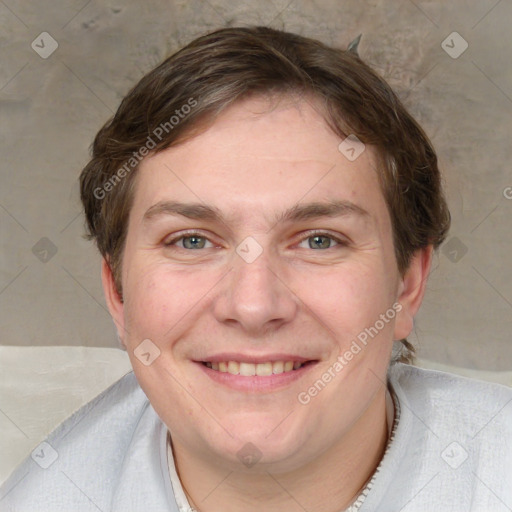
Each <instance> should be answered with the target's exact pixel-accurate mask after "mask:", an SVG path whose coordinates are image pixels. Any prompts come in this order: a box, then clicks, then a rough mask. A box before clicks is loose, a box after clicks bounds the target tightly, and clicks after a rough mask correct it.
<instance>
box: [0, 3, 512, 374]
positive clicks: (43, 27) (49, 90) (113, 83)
mask: <svg viewBox="0 0 512 512" xmlns="http://www.w3.org/2000/svg"><path fill="white" fill-rule="evenodd" d="M34 4H35V5H34ZM511 22H512V2H510V1H509V0H502V1H498V0H483V1H478V2H477V1H472V2H470V1H469V0H466V1H464V0H455V1H453V2H443V1H441V0H432V1H422V0H414V2H413V1H412V0H404V1H389V0H388V1H379V0H374V1H366V2H361V1H358V0H350V1H343V0H341V1H340V0H326V1H305V0H291V1H290V0H273V1H270V0H262V1H258V2H228V1H226V0H209V1H205V0H192V1H167V2H165V1H163V0H160V1H159V0H151V1H147V2H142V1H141V2H135V1H133V0H130V1H128V0H127V1H115V2H114V1H105V0H101V1H100V0H97V1H95V0H92V1H90V2H87V0H70V1H64V0H59V1H56V0H52V1H50V0H44V1H40V2H37V3H35V2H28V1H24V0H18V1H16V0H2V1H0V27H1V29H0V48H1V49H0V58H1V66H0V111H1V125H0V134H1V136H0V151H1V155H2V160H1V172H2V187H1V191H0V222H1V244H2V246H1V254H2V259H1V266H0V308H1V318H0V332H1V338H0V343H1V344H3V345H19V346H21V345H39V346H41V345H78V346H79V345H83V346H105V347H116V346H117V340H116V336H115V331H114V327H113V323H112V321H111V319H110V317H109V315H108V312H107V311H106V308H105V303H104V299H103V296H102V290H101V282H100V265H99V263H100V259H99V256H98V255H97V254H96V250H95V248H94V247H93V245H92V243H90V242H86V241H85V240H83V239H82V238H81V236H82V234H83V217H82V216H81V206H80V203H79V200H78V186H77V177H78V175H79V172H80V170H81V168H82V166H83V165H84V164H85V163H86V162H87V159H88V147H89V145H90V143H91V142H92V139H93V137H94V135H95V133H96V132H97V130H98V129H99V128H100V127H101V125H102V124H103V123H104V122H105V121H106V120H107V119H108V118H109V117H110V116H111V115H112V114H113V113H114V112H115V109H116V108H117V106H118V104H119V102H120V101H121V99H122V97H123V95H124V94H125V93H126V92H127V91H128V90H129V88H131V86H133V85H134V84H135V83H136V82H137V81H138V80H139V79H140V78H141V77H142V75H143V74H144V73H146V72H147V71H149V70H150V69H151V68H152V67H153V66H155V65H156V64H157V63H158V62H160V61H161V60H162V59H163V58H164V57H166V56H167V55H169V54H170V53H171V52H173V51H175V50H176V49H178V48H179V47H180V46H182V45H183V44H185V43H187V42H189V41H190V40H191V39H193V38H194V37H196V36H198V35H200V34H202V33H204V32H205V31H210V30H214V29H217V28H220V27H222V26H226V25H246V24H254V23H256V24H270V25H272V26H274V27H278V28H285V29H287V30H291V31H296V32H298V33H301V34H304V35H308V36H312V37H317V38H319V39H321V40H323V41H324V42H326V43H329V44H334V45H339V46H341V47H346V45H347V44H348V43H349V41H350V40H352V39H353V38H354V37H355V36H357V35H358V34H359V33H361V32H362V33H363V39H362V42H361V45H360V54H361V56H362V58H363V59H365V60H366V61H367V62H368V63H370V64H371V65H373V66H374V67H375V68H376V69H377V70H379V71H380V72H381V73H382V74H383V75H384V76H385V77H386V78H387V79H388V81H389V82H390V83H391V84H392V85H393V86H394V87H395V88H396V90H397V91H398V92H399V93H400V96H401V98H402V99H403V100H404V101H405V103H406V105H407V106H408V107H409V108H410V110H411V111H412V113H413V114H414V115H415V116H416V117H417V118H418V120H419V121H420V122H421V123H422V125H423V126H424V128H425V129H426V131H427V133H428V134H429V135H430V137H431V138H432V140H433V142H434V144H435V146H436V148H437V150H438V153H439V157H440V161H441V165H442V169H443V172H444V175H445V182H446V191H447V195H448V200H449V205H450V209H451V212H452V216H453V224H452V230H451V233H450V235H449V237H448V242H447V243H446V244H445V247H444V248H441V251H440V252H439V254H438V256H436V258H435V262H434V269H433V271H432V274H431V277H430V282H429V286H428V291H427V295H426V298H425V300H424V304H423V307H422V310H421V312H420V314H419V315H418V316H417V319H416V327H415V333H414V335H412V336H411V337H410V340H411V341H412V342H414V343H415V344H416V345H417V346H418V349H419V354H420V356H421V357H423V358H427V359H431V360H434V361H439V362H445V363H449V364H455V365H459V366H465V367H468V368H478V369H482V370H509V369H511V368H512V336H511V331H512V267H511V264H510V262H511V256H510V254H511V253H512V237H511V225H512V188H510V187H512V172H511V163H510V162H512V149H511V146H512V144H511V140H510V139H511V137H510V134H511V124H512V35H511V33H512V32H511V30H510V25H511ZM454 31H456V32H458V33H459V34H460V35H461V36H462V37H463V38H464V40H465V41H467V43H468V45H469V46H468V48H467V50H466V51H465V52H464V53H463V54H462V55H460V56H459V57H458V58H452V56H450V55H449V54H448V53H447V52H446V51H445V50H443V48H442V46H441V45H442V42H443V41H444V40H445V39H446V38H447V36H449V34H451V33H452V32H454ZM42 32H48V33H49V34H51V36H52V37H53V38H54V39H55V40H56V41H57V43H58V48H57V50H56V51H55V52H54V53H53V54H51V55H50V56H49V57H48V58H46V59H43V58H41V57H40V56H39V55H38V53H36V51H34V50H33V49H32V48H31V43H32V42H33V41H35V43H36V44H37V43H38V42H39V44H40V45H41V43H40V40H41V37H39V35H40V34H41V33H42ZM46 41H48V40H46ZM445 44H448V45H450V46H454V48H453V49H452V50H451V51H452V53H453V51H456V50H458V49H460V48H462V47H461V46H460V44H461V40H458V39H457V38H455V39H453V37H452V38H451V39H450V38H448V39H447V43H445ZM46 48H47V49H48V45H46ZM507 196H508V197H509V198H510V199H507ZM42 238H44V240H43V241H40V240H41V239H42ZM46 239H48V240H49V241H48V240H46ZM36 244H37V245H36ZM45 251H46V252H45ZM55 251H56V252H55ZM465 251H467V252H465Z"/></svg>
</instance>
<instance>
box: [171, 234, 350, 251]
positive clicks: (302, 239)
mask: <svg viewBox="0 0 512 512" xmlns="http://www.w3.org/2000/svg"><path fill="white" fill-rule="evenodd" d="M194 236H196V237H198V238H204V239H206V240H208V241H209V242H211V240H210V239H209V238H208V237H207V236H204V235H203V234H202V233H200V232H198V231H185V232H184V233H181V235H180V236H177V237H175V238H172V239H171V240H169V241H168V242H164V244H163V245H164V246H165V247H172V246H174V245H176V243H177V242H179V241H180V240H182V239H184V238H192V237H194ZM314 236H324V237H326V238H330V239H331V240H334V241H335V242H336V243H337V244H338V245H336V246H333V247H328V248H327V249H320V251H326V250H328V249H334V248H335V247H340V246H341V247H344V246H347V245H348V242H347V241H345V240H341V239H340V238H338V237H335V236H333V235H331V234H330V233H326V232H325V231H315V230H313V231H308V232H306V233H305V234H304V235H303V237H302V238H301V239H300V241H299V242H303V241H304V240H307V239H308V238H312V237H314ZM212 243H213V242H212ZM178 249H181V250H184V251H189V252H192V251H194V250H198V249H186V248H183V247H178ZM208 249H210V247H208ZM311 250H314V249H311Z"/></svg>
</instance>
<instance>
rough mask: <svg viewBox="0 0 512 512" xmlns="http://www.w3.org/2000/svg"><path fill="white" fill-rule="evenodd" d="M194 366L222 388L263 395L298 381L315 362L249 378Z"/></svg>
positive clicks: (201, 364)
mask: <svg viewBox="0 0 512 512" xmlns="http://www.w3.org/2000/svg"><path fill="white" fill-rule="evenodd" d="M195 364H197V365H198V366H199V368H200V369H201V370H202V371H203V372H205V374H206V375H207V376H208V377H210V379H212V380H214V381H215V382H218V383H219V384H223V385H224V386H227V387H229V388H231V389H235V390H238V391H245V392H249V393H250V392H253V393H264V392H270V391H276V390H278V389H280V388H285V387H286V386H288V385H290V384H291V383H292V382H295V381H296V380H298V379H300V378H301V377H303V376H304V375H305V374H306V373H308V372H309V371H310V370H311V368H313V367H314V366H315V365H316V361H315V362H311V363H308V364H306V365H305V366H301V367H300V368H298V369H297V370H292V371H290V372H283V373H273V374H272V375H266V376H259V375H252V376H250V377H245V376H243V375H232V374H231V373H227V372H220V371H218V370H212V369H211V368H208V367H207V366H205V365H204V364H203V363H197V362H196V363H195Z"/></svg>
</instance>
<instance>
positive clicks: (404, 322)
mask: <svg viewBox="0 0 512 512" xmlns="http://www.w3.org/2000/svg"><path fill="white" fill-rule="evenodd" d="M432 253H433V246H432V245H429V246H427V247H424V248H422V249H418V250H417V251H416V252H415V253H414V255H413V257H412V259H411V262H410V264H409V267H408V269H407V271H406V272H405V275H404V277H403V278H402V279H401V281H400V285H399V288H398V294H397V302H399V303H400V304H401V306H402V309H401V311H400V314H399V315H398V316H397V318H396V322H395V332H394V339H395V340H401V339H404V338H407V336H409V334H410V333H411V331H412V329H413V327H414V316H415V315H416V313H417V312H418V310H419V308H420V306H421V303H422V301H423V296H424V295H425V290H426V286H427V278H428V275H429V272H430V267H431V264H432Z"/></svg>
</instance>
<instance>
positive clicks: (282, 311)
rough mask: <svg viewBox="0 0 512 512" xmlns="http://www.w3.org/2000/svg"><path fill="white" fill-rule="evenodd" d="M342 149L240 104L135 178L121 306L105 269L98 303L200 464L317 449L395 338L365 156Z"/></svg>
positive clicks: (325, 131)
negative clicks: (105, 308)
mask: <svg viewBox="0 0 512 512" xmlns="http://www.w3.org/2000/svg"><path fill="white" fill-rule="evenodd" d="M340 142H341V139H340V138H339V137H338V136H336V135H335V134H333V133H332V132H331V131H330V130H329V128H328V127H327V126H326V124H325V122H324V120H323V118H322V116H321V115H320V114H319V113H318V112H317V111H316V110H315V109H314V108H313V107H312V105H311V104H310V103H309V102H306V101H304V100H298V99H295V100H294V99H292V98H288V99H282V100H281V101H280V102H279V103H278V104H277V106H276V105H274V104H273V105H272V108H271V106H270V104H269V101H268V100H267V99H263V98H258V99H256V98H253V99H250V100H246V101H244V102H239V103H237V104H235V105H234V106H232V107H230V108H229V109H228V110H226V111H225V112H224V113H223V114H222V115H221V116H220V117H219V118H218V119H217V120H216V122H215V123H214V124H213V125H212V126H211V127H210V128H209V129H208V130H207V131H205V132H203V133H202V134H200V135H198V136H196V137H195V138H193V139H191V140H189V141H187V142H185V143H183V144H181V145H178V146H176V147H172V148H169V149H167V150H165V151H163V152H161V153H159V154H157V155H154V156H151V157H147V158H146V159H145V160H144V161H143V162H142V164H141V166H140V169H139V171H138V176H137V181H136V188H135V196H134V203H133V207H132V210H131V212H130V218H129V226H128V234H127V239H126V246H125V252H124V256H123V271H122V286H123V299H124V301H123V302H122V303H121V302H120V301H119V300H118V298H116V295H115V292H114V291H113V290H114V286H113V281H112V276H111V274H110V273H109V270H108V267H107V266H106V265H104V269H103V270H104V273H103V277H104V286H105V291H106V295H107V301H108V303H109V307H110V310H111V312H112V314H113V316H114V319H115V321H116V324H117V325H118V329H119V332H120V333H123V338H124V343H125V345H126V348H127V350H128V354H129V355H130V358H131V361H132V365H133V368H134V371H135V374H136V376H137V379H138V381H139V383H140V385H141V387H142V388H143V390H144V391H145V393H146V395H147V396H148V398H149V400H150V401H151V403H152V405H153V407H154V409H155V410H156V412H157V413H158V415H159V416H160V417H161V419H162V420H163V421H164V422H165V423H166V425H167V426H168V428H169V430H170V431H171V434H172V435H173V439H174V440H175V442H178V443H180V446H182V447H183V449H184V450H186V451H188V452H189V453H191V454H194V455H195V456H197V457H199V458H202V459H203V460H210V461H217V462H218V461H221V463H223V464H225V465H226V466H229V467H234V466H237V465H240V464H241V462H240V460H239V458H240V455H241V454H242V455H243V454H245V452H247V451H249V452H250V451H251V450H252V451H254V452H256V448H257V452H256V453H261V462H262V463H263V464H264V466H265V469H267V470H268V469H276V468H280V469H292V468H296V467H299V466H301V464H305V463H307V462H308V461H310V460H312V459H313V458H314V457H315V454H319V453H323V452H325V451H326V450H328V449H329V448H330V447H332V446H334V445H335V444H336V443H338V442H340V440H341V439H342V438H343V436H345V435H346V434H347V432H349V431H350V430H351V429H352V428H353V427H354V425H355V424H356V421H357V419H358V418H359V417H360V416H361V414H362V413H363V412H364V411H365V410H366V409H368V407H369V406H371V404H372V400H373V398H374V397H375V395H376V393H377V392H378V391H379V390H382V389H383V382H384V381H385V375H386V370H387V366H388V363H389V357H390V351H391V346H392V341H393V339H400V338H401V337H405V336H407V334H408V333H409V331H410V327H411V323H410V320H411V315H413V314H414V312H415V308H416V307H417V305H418V304H417V298H416V299H415V298H414V297H413V294H412V293H409V292H408V289H409V288H411V287H410V286H408V285H407V280H404V279H402V278H401V277H400V275H399V273H398V270H397V265H396V259H395V256H394V249H393V242H392V227H391V221H390V216H389V213H388V211H387V207H386V204H385V202H384V198H383V195H382V192H381V190H380V187H379V183H378V178H377V171H376V163H375V162H376V159H375V153H374V150H373V148H371V147H369V146H367V147H366V148H365V150H364V151H363V152H362V154H361V155H360V156H359V157H358V158H357V159H355V160H354V161H350V160H349V159H347V158H346V156H345V155H344V154H343V153H341V152H340V150H339V149H338V146H339V144H340ZM414 288H415V289H417V288H418V287H417V286H414ZM420 300H421V299H420ZM415 301H416V302H415ZM398 302H400V304H398V305H397V303H398ZM398 310H399V311H398ZM365 329H366V331H365ZM364 333H366V340H365V341H363V340H364V339H365V335H364ZM144 340H150V341H144ZM143 341H144V343H143V344H142V345H141V343H142V342H143ZM356 346H357V347H358V348H359V350H358V349H357V348H356ZM348 353H351V354H352V356H351V357H350V356H349V355H348ZM142 354H144V355H143V356H142ZM226 370H227V371H226ZM326 375H327V377H326ZM329 376H330V378H329ZM319 380H320V381H321V383H320V384H319V383H318V381H319ZM315 383H316V387H315ZM322 383H323V385H322ZM247 443H252V444H251V445H249V444H247ZM253 446H254V447H256V448H254V447H253ZM244 447H245V448H244ZM241 450H242V451H241ZM243 450H245V452H244V451H243ZM237 454H238V455H237ZM249 455H251V453H249Z"/></svg>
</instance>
